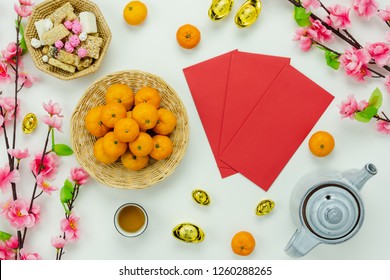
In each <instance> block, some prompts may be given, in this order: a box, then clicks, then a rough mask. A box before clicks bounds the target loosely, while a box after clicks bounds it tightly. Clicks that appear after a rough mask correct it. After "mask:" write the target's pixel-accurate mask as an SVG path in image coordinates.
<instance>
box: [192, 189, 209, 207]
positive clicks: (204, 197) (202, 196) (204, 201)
mask: <svg viewBox="0 0 390 280" xmlns="http://www.w3.org/2000/svg"><path fill="white" fill-rule="evenodd" d="M192 198H193V199H194V200H195V201H196V202H197V203H199V204H200V205H209V204H210V197H209V195H208V194H207V193H206V192H205V191H203V190H198V189H196V190H193V191H192Z"/></svg>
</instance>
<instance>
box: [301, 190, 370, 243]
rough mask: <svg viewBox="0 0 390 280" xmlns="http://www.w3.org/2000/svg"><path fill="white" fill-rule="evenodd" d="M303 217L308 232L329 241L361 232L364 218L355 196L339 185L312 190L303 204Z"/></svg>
mask: <svg viewBox="0 0 390 280" xmlns="http://www.w3.org/2000/svg"><path fill="white" fill-rule="evenodd" d="M302 214H303V220H304V223H305V224H306V226H307V228H308V229H309V230H310V231H311V232H312V233H314V234H315V235H317V236H318V237H320V238H324V239H328V240H338V239H341V238H344V237H347V236H348V235H349V234H350V233H352V232H353V231H354V230H357V229H358V228H359V224H360V223H361V221H362V217H363V213H362V209H361V206H360V200H359V198H358V197H357V196H356V194H355V193H353V192H352V191H351V190H349V189H348V188H347V187H344V186H342V185H338V184H330V185H321V186H318V187H316V188H315V189H314V190H312V191H311V192H310V193H309V194H308V195H307V196H306V198H305V200H304V202H303V208H302Z"/></svg>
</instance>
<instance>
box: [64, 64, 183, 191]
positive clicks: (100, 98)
mask: <svg viewBox="0 0 390 280" xmlns="http://www.w3.org/2000/svg"><path fill="white" fill-rule="evenodd" d="M115 83H120V84H126V85H128V86H129V87H130V88H131V89H132V90H133V92H134V93H136V92H137V91H138V90H139V89H140V88H141V87H144V86H149V87H153V88H155V89H157V90H158V91H159V92H160V96H161V107H162V108H166V109H168V110H170V111H171V112H172V113H173V114H175V116H176V118H177V125H176V128H175V130H174V131H173V132H172V133H171V134H170V136H169V137H170V139H171V140H172V142H173V153H172V154H171V156H169V157H168V158H167V159H165V160H159V161H155V160H153V159H150V160H149V164H148V165H147V166H146V167H145V168H143V169H141V170H139V171H131V170H129V169H126V168H125V167H124V166H123V165H122V163H121V162H120V160H119V161H117V162H115V163H113V164H109V165H108V164H103V163H100V162H98V161H97V160H96V159H95V156H94V154H93V145H94V143H95V142H96V137H94V136H92V135H91V134H90V133H89V132H88V131H87V130H86V129H85V122H84V119H85V116H86V114H87V112H88V111H89V110H90V109H91V108H93V107H96V106H98V105H103V104H105V94H106V90H107V88H108V87H109V86H110V85H112V84H115ZM188 139H189V125H188V116H187V112H186V109H185V107H184V105H183V103H182V101H181V100H180V98H179V96H178V95H177V93H176V92H175V91H174V90H173V89H172V88H171V87H170V86H169V85H168V84H166V83H165V82H164V81H163V80H162V79H161V78H159V77H157V76H155V75H152V74H150V73H146V72H142V71H137V70H131V71H121V72H116V73H112V74H109V75H107V76H105V77H103V78H101V79H99V80H98V81H96V82H95V83H94V84H93V85H92V86H90V87H89V88H88V89H87V90H86V91H85V93H84V95H83V96H82V97H81V99H80V101H79V103H78V105H77V107H76V109H75V111H74V112H73V115H72V119H71V142H72V146H73V149H74V151H75V155H76V158H77V160H78V161H79V163H80V164H81V165H82V167H83V168H84V169H85V170H86V171H87V172H88V173H89V174H90V175H91V176H92V177H93V178H94V179H95V180H97V181H98V182H100V183H102V184H105V185H107V186H111V187H115V188H122V189H143V188H146V187H149V186H151V185H153V184H156V183H158V182H160V181H161V180H163V179H164V178H166V177H167V176H169V175H170V174H171V173H172V172H173V171H174V169H175V168H176V167H177V165H178V164H179V162H180V161H181V159H182V158H183V156H184V154H185V151H186V149H187V145H188Z"/></svg>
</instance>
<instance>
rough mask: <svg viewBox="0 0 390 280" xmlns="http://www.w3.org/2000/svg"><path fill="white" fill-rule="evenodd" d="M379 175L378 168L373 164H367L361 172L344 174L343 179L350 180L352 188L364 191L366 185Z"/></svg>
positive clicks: (346, 172)
mask: <svg viewBox="0 0 390 280" xmlns="http://www.w3.org/2000/svg"><path fill="white" fill-rule="evenodd" d="M376 173H377V169H376V166H375V165H374V164H372V163H367V164H366V165H365V166H364V167H363V168H362V169H360V170H359V171H357V172H356V171H354V172H352V171H348V170H347V171H345V172H343V177H344V178H345V179H346V180H348V181H349V182H350V183H351V184H352V186H354V187H355V188H357V189H358V190H360V189H362V188H363V186H364V184H365V183H366V182H367V181H368V179H370V178H371V177H372V176H374V175H375V174H376Z"/></svg>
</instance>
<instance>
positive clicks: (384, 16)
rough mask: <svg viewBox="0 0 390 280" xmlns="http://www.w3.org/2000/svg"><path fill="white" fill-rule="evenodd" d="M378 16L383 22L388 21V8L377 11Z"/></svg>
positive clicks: (389, 17) (389, 14)
mask: <svg viewBox="0 0 390 280" xmlns="http://www.w3.org/2000/svg"><path fill="white" fill-rule="evenodd" d="M378 16H379V17H380V18H381V19H382V20H384V21H390V6H386V9H385V10H378Z"/></svg>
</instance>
